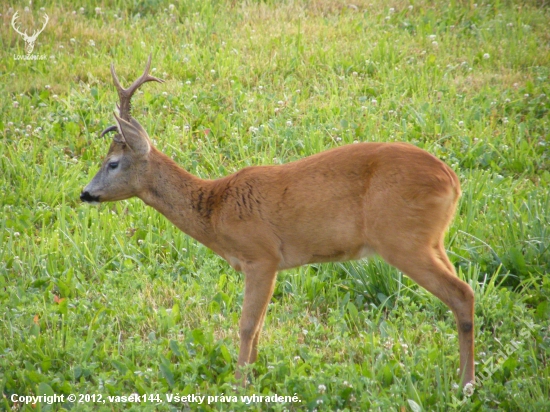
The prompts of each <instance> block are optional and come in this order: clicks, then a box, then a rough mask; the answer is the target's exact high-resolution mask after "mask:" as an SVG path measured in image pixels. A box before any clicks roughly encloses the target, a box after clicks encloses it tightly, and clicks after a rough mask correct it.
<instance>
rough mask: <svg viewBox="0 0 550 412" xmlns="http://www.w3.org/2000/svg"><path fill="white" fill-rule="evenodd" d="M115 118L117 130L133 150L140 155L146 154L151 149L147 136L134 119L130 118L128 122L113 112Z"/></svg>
mask: <svg viewBox="0 0 550 412" xmlns="http://www.w3.org/2000/svg"><path fill="white" fill-rule="evenodd" d="M115 120H116V123H117V127H118V131H119V132H120V134H121V135H122V137H123V139H124V141H125V142H126V144H127V145H128V146H129V147H130V149H132V151H133V152H135V153H137V154H140V155H146V154H147V153H149V151H150V150H151V143H150V142H149V136H148V135H147V132H146V131H145V129H144V128H143V127H142V126H141V125H140V124H139V122H138V121H137V120H136V119H134V118H130V121H129V122H128V121H126V120H124V119H121V118H120V117H118V116H117V114H116V113H115Z"/></svg>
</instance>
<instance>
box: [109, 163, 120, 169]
mask: <svg viewBox="0 0 550 412" xmlns="http://www.w3.org/2000/svg"><path fill="white" fill-rule="evenodd" d="M107 166H108V167H109V169H111V170H114V169H116V168H117V167H118V162H111V163H109V164H108V165H107Z"/></svg>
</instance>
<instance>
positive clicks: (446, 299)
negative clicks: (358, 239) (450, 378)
mask: <svg viewBox="0 0 550 412" xmlns="http://www.w3.org/2000/svg"><path fill="white" fill-rule="evenodd" d="M396 250H399V249H395V248H391V250H389V249H388V250H380V251H379V253H380V255H381V256H382V258H384V260H386V261H387V262H388V263H389V264H391V265H393V266H395V267H396V268H398V269H399V270H401V271H402V272H403V273H405V274H406V275H407V276H408V277H410V278H411V279H412V280H414V281H415V282H416V283H418V284H419V285H420V286H422V287H424V288H425V289H426V290H428V291H429V292H431V293H433V294H434V295H435V296H436V297H438V298H439V299H440V300H441V301H442V302H443V303H445V304H446V305H447V306H448V307H449V308H450V309H451V311H452V312H453V314H454V317H455V320H456V324H457V328H458V341H459V347H460V373H461V376H462V384H463V385H465V384H466V383H468V382H472V383H474V378H475V376H474V375H475V366H474V292H473V290H472V288H471V287H470V285H468V284H467V283H466V282H464V281H462V280H460V279H459V278H458V277H457V275H456V272H455V269H454V267H453V265H452V264H451V262H450V261H449V258H448V257H447V254H446V253H445V248H444V246H443V241H442V240H441V241H439V242H438V243H437V245H436V246H433V245H429V244H428V245H425V246H423V247H415V248H414V249H409V250H406V249H400V250H399V253H397V252H396Z"/></svg>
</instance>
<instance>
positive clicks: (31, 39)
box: [11, 12, 50, 55]
mask: <svg viewBox="0 0 550 412" xmlns="http://www.w3.org/2000/svg"><path fill="white" fill-rule="evenodd" d="M17 17H18V16H17V12H15V14H14V15H13V17H12V19H11V26H12V27H13V29H14V30H15V31H16V32H17V33H19V34H20V35H21V36H23V40H25V51H26V52H27V55H30V54H31V53H32V51H33V49H34V43H35V42H36V39H37V38H38V35H39V34H40V33H42V31H43V30H44V29H45V28H46V24H48V21H49V20H50V18H49V17H48V15H47V14H46V13H44V25H43V26H42V28H41V29H40V30H38V31H35V32H34V33H33V34H32V36H29V35H28V34H27V31H26V30H25V32H24V33H22V32H21V31H19V29H18V28H17V27H16V26H15V23H16V20H17Z"/></svg>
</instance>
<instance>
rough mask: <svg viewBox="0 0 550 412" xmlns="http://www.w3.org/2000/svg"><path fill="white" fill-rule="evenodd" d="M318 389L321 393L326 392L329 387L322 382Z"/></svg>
mask: <svg viewBox="0 0 550 412" xmlns="http://www.w3.org/2000/svg"><path fill="white" fill-rule="evenodd" d="M317 390H318V391H319V393H325V392H326V390H327V387H326V386H325V385H323V384H321V385H319V386H318V387H317Z"/></svg>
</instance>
